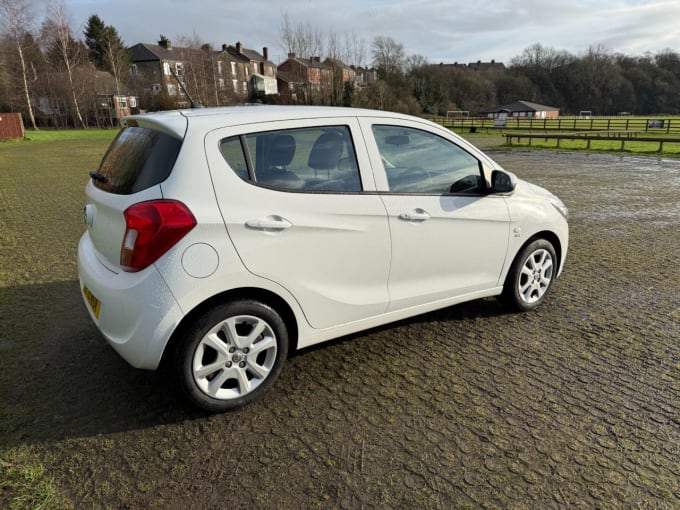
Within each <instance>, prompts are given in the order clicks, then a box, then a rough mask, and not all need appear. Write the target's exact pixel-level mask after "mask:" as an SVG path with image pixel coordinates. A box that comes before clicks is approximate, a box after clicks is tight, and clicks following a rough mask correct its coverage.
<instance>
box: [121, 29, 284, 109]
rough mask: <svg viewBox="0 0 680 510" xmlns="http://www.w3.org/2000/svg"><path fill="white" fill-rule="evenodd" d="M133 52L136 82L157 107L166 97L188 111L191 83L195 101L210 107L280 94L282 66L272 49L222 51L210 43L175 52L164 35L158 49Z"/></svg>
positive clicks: (240, 47)
mask: <svg viewBox="0 0 680 510" xmlns="http://www.w3.org/2000/svg"><path fill="white" fill-rule="evenodd" d="M130 53H131V55H132V68H131V70H130V74H131V75H132V78H133V80H132V81H133V83H136V84H137V87H138V88H139V89H140V92H141V91H143V92H144V96H145V97H146V98H147V100H149V101H150V102H151V103H153V102H154V101H156V100H155V99H154V98H155V97H156V96H159V95H163V96H166V97H167V99H168V100H169V102H170V106H174V107H179V108H182V107H188V106H189V98H187V96H186V95H185V94H184V92H183V90H182V86H185V87H186V85H187V83H188V84H189V87H186V88H189V89H191V90H193V92H190V93H191V94H192V95H195V97H194V99H195V100H197V101H202V102H204V103H205V104H206V105H208V104H209V105H213V104H216V105H224V104H233V103H238V102H243V101H247V100H248V99H256V98H258V97H261V96H262V95H270V94H276V93H277V92H278V88H277V83H276V65H275V64H274V63H273V62H271V61H270V60H269V59H268V51H267V48H263V54H260V53H258V52H257V51H255V50H251V49H248V48H245V47H244V46H243V45H242V44H241V42H237V43H236V45H234V46H229V45H226V44H223V45H222V49H221V50H218V51H213V50H212V48H211V47H210V45H207V44H205V45H203V46H202V47H201V48H182V47H173V46H172V43H171V42H170V40H169V39H168V38H167V37H164V36H161V38H160V40H159V41H158V44H144V43H139V44H135V45H134V46H132V47H131V48H130ZM187 76H190V78H187ZM185 80H186V81H185ZM180 83H181V84H182V86H180ZM197 87H198V88H197ZM147 107H148V106H147Z"/></svg>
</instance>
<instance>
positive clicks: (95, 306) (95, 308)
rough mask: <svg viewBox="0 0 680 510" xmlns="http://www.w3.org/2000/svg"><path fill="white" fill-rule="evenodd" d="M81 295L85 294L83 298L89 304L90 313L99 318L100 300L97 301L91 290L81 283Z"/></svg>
mask: <svg viewBox="0 0 680 510" xmlns="http://www.w3.org/2000/svg"><path fill="white" fill-rule="evenodd" d="M83 295H84V296H85V300H86V301H87V304H88V305H90V309H91V310H92V313H93V314H94V316H95V317H96V318H97V319H99V312H100V311H101V309H102V302H101V301H99V300H98V299H97V298H96V297H95V296H94V294H92V292H90V289H88V288H87V286H86V285H83Z"/></svg>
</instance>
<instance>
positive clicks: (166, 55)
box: [130, 43, 183, 62]
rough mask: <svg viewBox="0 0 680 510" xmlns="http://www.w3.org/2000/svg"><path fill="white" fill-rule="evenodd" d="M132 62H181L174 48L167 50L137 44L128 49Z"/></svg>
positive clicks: (180, 56) (179, 55)
mask: <svg viewBox="0 0 680 510" xmlns="http://www.w3.org/2000/svg"><path fill="white" fill-rule="evenodd" d="M130 54H131V55H132V61H133V62H153V61H157V60H183V58H182V55H181V54H180V53H178V52H177V51H175V48H171V49H167V48H163V47H162V46H159V45H157V44H144V43H137V44H135V45H134V46H131V47H130Z"/></svg>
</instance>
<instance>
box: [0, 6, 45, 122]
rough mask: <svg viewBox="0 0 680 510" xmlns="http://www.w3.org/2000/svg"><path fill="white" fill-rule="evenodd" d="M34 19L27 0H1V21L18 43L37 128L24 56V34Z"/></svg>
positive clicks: (28, 104)
mask: <svg viewBox="0 0 680 510" xmlns="http://www.w3.org/2000/svg"><path fill="white" fill-rule="evenodd" d="M32 21H33V18H32V14H31V11H30V5H29V3H28V2H27V1H26V0H0V23H2V26H3V28H4V30H5V31H6V32H7V34H8V35H9V36H10V37H11V38H12V41H13V42H14V44H15V45H16V50H17V54H18V56H19V62H20V65H21V78H22V82H23V92H24V98H25V100H26V109H27V110H28V117H29V118H30V119H31V125H32V126H33V129H35V130H37V129H38V126H36V124H35V115H34V114H33V105H32V104H31V93H30V90H29V87H28V68H27V65H26V60H25V58H24V47H23V40H24V34H25V33H27V32H28V27H29V25H30V24H31V22H32Z"/></svg>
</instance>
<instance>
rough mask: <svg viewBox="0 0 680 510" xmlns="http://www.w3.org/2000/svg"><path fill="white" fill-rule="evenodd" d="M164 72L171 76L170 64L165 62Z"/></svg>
mask: <svg viewBox="0 0 680 510" xmlns="http://www.w3.org/2000/svg"><path fill="white" fill-rule="evenodd" d="M163 74H164V75H165V76H170V64H168V63H167V62H163Z"/></svg>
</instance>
